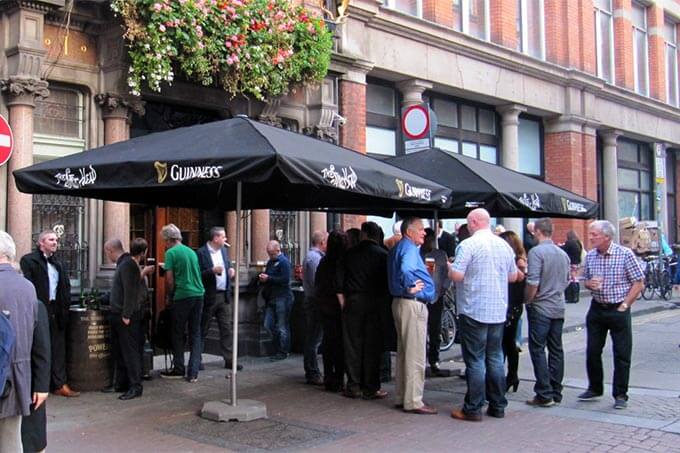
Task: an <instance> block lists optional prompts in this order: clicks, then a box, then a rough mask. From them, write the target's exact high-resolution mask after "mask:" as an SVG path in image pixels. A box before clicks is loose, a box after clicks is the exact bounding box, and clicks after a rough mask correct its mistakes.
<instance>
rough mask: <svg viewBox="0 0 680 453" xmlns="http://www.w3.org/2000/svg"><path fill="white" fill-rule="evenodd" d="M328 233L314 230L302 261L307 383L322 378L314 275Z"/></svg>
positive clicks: (319, 330)
mask: <svg viewBox="0 0 680 453" xmlns="http://www.w3.org/2000/svg"><path fill="white" fill-rule="evenodd" d="M327 240H328V233H326V232H325V231H315V232H314V233H313V234H312V247H311V248H310V249H309V251H308V252H307V256H306V257H305V261H304V262H303V263H302V287H303V288H304V290H305V305H304V307H305V321H306V323H305V325H306V332H305V350H304V367H305V379H306V380H307V384H311V385H323V378H322V377H321V371H320V370H319V362H318V360H317V355H318V354H319V346H320V345H321V339H322V337H323V329H322V328H321V316H320V315H319V312H318V309H317V306H316V303H315V302H314V276H315V275H316V268H317V267H319V262H321V258H323V256H324V254H325V253H326V241H327Z"/></svg>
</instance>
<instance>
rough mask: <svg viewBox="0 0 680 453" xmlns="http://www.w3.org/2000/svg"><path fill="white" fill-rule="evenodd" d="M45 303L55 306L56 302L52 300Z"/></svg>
mask: <svg viewBox="0 0 680 453" xmlns="http://www.w3.org/2000/svg"><path fill="white" fill-rule="evenodd" d="M47 303H48V304H56V303H57V301H56V299H52V300H50V301H48V302H47Z"/></svg>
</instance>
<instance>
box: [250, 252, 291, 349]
mask: <svg viewBox="0 0 680 453" xmlns="http://www.w3.org/2000/svg"><path fill="white" fill-rule="evenodd" d="M267 255H269V261H267V266H266V268H265V270H264V272H263V273H261V274H260V275H259V276H258V278H259V280H260V283H261V284H262V285H263V286H264V290H263V296H264V299H265V300H266V302H267V305H266V307H265V314H264V327H265V328H266V329H267V330H268V331H269V333H270V334H271V335H272V337H273V339H274V348H275V349H276V353H275V354H274V355H273V356H272V357H271V360H272V361H274V360H283V359H285V358H287V357H288V354H289V353H290V325H289V324H290V310H291V308H293V292H292V291H291V289H290V274H291V272H290V261H289V260H288V258H286V256H285V255H284V254H283V253H281V244H279V243H278V241H269V244H267Z"/></svg>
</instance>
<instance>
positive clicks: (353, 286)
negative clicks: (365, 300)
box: [342, 240, 390, 298]
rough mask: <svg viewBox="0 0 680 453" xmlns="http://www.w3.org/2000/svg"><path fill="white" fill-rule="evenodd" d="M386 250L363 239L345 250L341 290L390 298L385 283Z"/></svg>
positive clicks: (346, 292)
mask: <svg viewBox="0 0 680 453" xmlns="http://www.w3.org/2000/svg"><path fill="white" fill-rule="evenodd" d="M387 254H388V252H387V250H385V249H384V248H382V247H380V246H379V245H378V244H376V243H375V242H373V241H368V240H364V241H361V242H360V243H359V245H357V246H356V247H353V248H351V249H349V250H348V251H347V254H346V255H345V259H344V262H345V265H344V267H343V269H342V272H344V276H343V277H342V281H343V282H344V285H343V292H344V293H345V294H346V295H352V294H356V293H364V294H371V295H374V296H386V297H387V298H390V291H389V287H388V285H387Z"/></svg>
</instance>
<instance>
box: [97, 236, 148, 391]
mask: <svg viewBox="0 0 680 453" xmlns="http://www.w3.org/2000/svg"><path fill="white" fill-rule="evenodd" d="M104 253H105V254H106V256H107V258H108V259H109V260H111V261H113V262H115V263H116V272H115V273H114V274H113V284H112V286H111V297H110V299H109V300H110V303H111V311H110V316H109V319H110V322H111V350H112V352H113V362H114V366H115V371H114V383H113V387H114V388H113V390H114V391H116V390H118V391H121V392H125V393H123V394H122V395H120V396H119V397H118V399H120V400H131V399H133V398H137V397H139V396H142V359H141V357H140V354H139V346H138V345H139V335H140V334H141V328H140V322H141V319H142V313H141V301H142V297H144V295H145V289H146V288H145V286H144V284H143V283H142V274H141V272H140V270H139V265H138V264H137V263H136V262H135V260H133V259H132V257H131V256H130V254H129V253H126V252H125V251H124V250H123V244H122V242H121V241H120V239H110V240H108V241H106V243H105V244H104ZM107 390H108V389H104V391H107Z"/></svg>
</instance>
